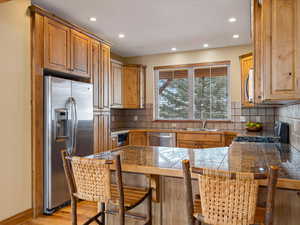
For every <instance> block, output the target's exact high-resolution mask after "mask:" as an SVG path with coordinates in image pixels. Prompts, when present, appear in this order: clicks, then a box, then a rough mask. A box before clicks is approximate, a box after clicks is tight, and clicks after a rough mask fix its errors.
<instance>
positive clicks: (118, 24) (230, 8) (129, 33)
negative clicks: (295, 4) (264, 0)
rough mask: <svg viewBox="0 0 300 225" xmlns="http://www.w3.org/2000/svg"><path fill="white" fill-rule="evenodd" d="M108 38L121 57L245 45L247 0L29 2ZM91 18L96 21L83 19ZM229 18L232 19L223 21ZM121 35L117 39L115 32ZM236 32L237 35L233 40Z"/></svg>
mask: <svg viewBox="0 0 300 225" xmlns="http://www.w3.org/2000/svg"><path fill="white" fill-rule="evenodd" d="M32 2H33V3H34V4H37V5H40V6H41V7H43V8H45V9H48V10H50V11H51V12H53V13H55V14H56V15H58V16H61V17H63V18H65V19H67V20H69V21H71V22H72V23H75V24H78V25H80V26H82V27H85V28H87V29H88V30H90V31H91V32H94V33H96V34H98V35H99V36H100V37H102V38H104V39H106V40H108V41H110V42H111V43H112V44H113V48H112V51H113V52H114V53H117V54H119V55H121V56H124V57H125V56H140V55H147V54H156V53H166V52H171V48H172V47H176V48H177V50H178V51H186V50H196V49H201V48H203V44H204V43H208V44H209V47H210V48H216V47H225V46H233V45H242V44H249V43H250V0H32ZM90 17H96V18H97V21H96V22H91V21H89V18H90ZM230 17H236V18H237V22H235V23H229V22H228V19H229V18H230ZM119 33H124V34H125V35H126V37H125V38H124V39H119V38H118V34H119ZM233 34H239V35H240V38H239V39H233V38H232V35H233Z"/></svg>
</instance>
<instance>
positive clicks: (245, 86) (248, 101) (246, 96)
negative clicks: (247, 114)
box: [240, 53, 254, 107]
mask: <svg viewBox="0 0 300 225" xmlns="http://www.w3.org/2000/svg"><path fill="white" fill-rule="evenodd" d="M240 63H241V82H242V83H241V87H242V92H241V97H242V105H243V106H245V107H251V106H253V105H254V104H253V103H254V74H253V55H252V53H249V54H245V55H241V56H240Z"/></svg>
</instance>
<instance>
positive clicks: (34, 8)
mask: <svg viewBox="0 0 300 225" xmlns="http://www.w3.org/2000/svg"><path fill="white" fill-rule="evenodd" d="M0 1H1V0H0ZM30 10H31V12H34V13H38V14H40V15H42V16H46V17H48V18H51V19H53V20H55V21H57V22H59V23H61V24H63V25H65V26H67V27H70V28H72V29H74V30H76V31H78V32H80V33H83V34H85V35H87V36H89V37H90V38H93V39H96V40H98V41H100V42H102V43H105V44H107V45H109V46H111V43H110V42H109V41H107V40H104V39H102V38H100V37H99V36H98V35H96V34H94V33H92V32H89V31H88V30H86V29H83V28H82V27H79V26H78V25H76V24H73V23H70V22H69V21H67V20H65V19H62V18H60V17H58V16H56V15H55V14H53V13H51V12H49V11H47V10H45V9H43V8H41V7H39V6H37V5H31V6H30Z"/></svg>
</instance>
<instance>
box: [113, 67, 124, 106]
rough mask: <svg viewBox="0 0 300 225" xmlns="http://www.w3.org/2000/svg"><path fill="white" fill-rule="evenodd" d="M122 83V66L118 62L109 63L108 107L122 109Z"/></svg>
mask: <svg viewBox="0 0 300 225" xmlns="http://www.w3.org/2000/svg"><path fill="white" fill-rule="evenodd" d="M122 83H123V65H122V64H121V63H119V62H116V61H112V62H111V78H110V87H111V88H110V100H111V102H110V107H112V108H122V104H123V101H122V98H123V96H122Z"/></svg>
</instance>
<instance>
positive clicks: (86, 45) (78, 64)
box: [70, 30, 91, 78]
mask: <svg viewBox="0 0 300 225" xmlns="http://www.w3.org/2000/svg"><path fill="white" fill-rule="evenodd" d="M70 68H71V71H72V73H73V74H76V75H78V76H81V77H83V78H90V77H91V40H90V38H89V37H88V36H86V35H84V34H82V33H80V32H77V31H75V30H71V64H70Z"/></svg>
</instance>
